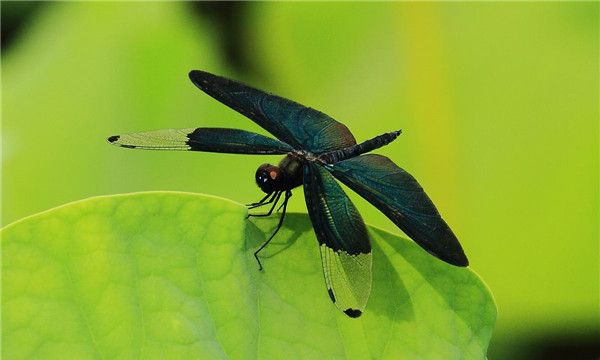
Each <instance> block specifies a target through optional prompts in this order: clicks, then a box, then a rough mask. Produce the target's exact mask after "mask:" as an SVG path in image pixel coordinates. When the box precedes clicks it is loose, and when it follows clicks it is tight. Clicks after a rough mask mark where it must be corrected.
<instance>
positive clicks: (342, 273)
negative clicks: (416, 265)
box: [304, 162, 372, 317]
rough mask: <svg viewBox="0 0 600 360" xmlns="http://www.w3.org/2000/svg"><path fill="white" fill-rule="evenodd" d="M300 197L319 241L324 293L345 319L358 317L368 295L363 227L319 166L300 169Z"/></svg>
mask: <svg viewBox="0 0 600 360" xmlns="http://www.w3.org/2000/svg"><path fill="white" fill-rule="evenodd" d="M304 196H305V199H306V206H307V208H308V214H309V216H310V220H311V222H312V224H313V228H314V230H315V233H316V235H317V240H318V241H319V248H320V250H321V260H322V264H323V273H324V275H325V283H326V285H327V292H328V294H329V297H330V298H331V300H332V301H333V303H334V304H335V305H336V306H337V307H338V308H339V309H340V310H341V311H343V312H344V313H345V314H346V315H348V316H350V317H358V316H360V315H361V314H362V312H363V310H364V309H365V306H366V305H367V300H368V299H369V295H370V293H371V264H372V256H371V244H370V242H369V235H368V233H367V229H366V226H365V224H364V222H363V220H362V218H361V216H360V214H359V213H358V211H357V210H356V208H355V207H354V205H353V204H352V202H351V201H350V199H349V198H348V196H347V195H346V194H345V193H344V191H343V190H342V188H341V187H340V185H339V184H338V183H337V182H336V181H335V179H334V178H333V177H332V176H331V174H329V173H328V172H327V171H326V170H325V169H323V168H322V167H321V166H320V165H317V164H315V163H313V162H307V163H306V165H305V166H304Z"/></svg>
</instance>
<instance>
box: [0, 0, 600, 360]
mask: <svg viewBox="0 0 600 360" xmlns="http://www.w3.org/2000/svg"><path fill="white" fill-rule="evenodd" d="M1 6H2V223H3V224H7V223H10V222H12V221H15V220H17V219H19V218H22V217H24V216H27V215H31V214H34V213H36V212H39V211H42V210H45V209H49V208H51V207H54V206H57V205H60V204H64V203H66V202H69V201H73V200H78V199H82V198H85V197H89V196H94V195H103V194H114V193H124V192H133V191H143V190H183V191H192V192H202V193H207V194H214V195H219V196H224V197H228V198H231V199H234V200H237V201H240V202H250V201H254V200H258V199H259V198H260V197H261V194H260V191H259V189H258V188H257V187H256V186H255V185H254V181H253V176H254V171H255V169H256V167H257V166H258V165H260V164H261V163H263V162H266V161H270V162H273V163H276V162H277V161H278V157H257V156H238V155H222V154H202V153H175V152H144V151H128V150H124V149H118V148H115V147H111V146H109V145H108V144H107V143H106V141H105V138H106V137H107V136H109V135H113V134H119V133H126V132H135V131H144V130H152V129H160V128H178V127H197V126H214V127H233V128H243V129H247V130H251V131H256V132H261V133H264V131H262V130H261V129H260V128H259V127H258V126H257V125H255V124H254V123H252V122H251V121H249V120H247V119H245V118H244V117H243V116H241V115H239V114H237V113H235V112H233V111H232V110H229V109H228V108H226V107H225V106H223V105H221V104H219V103H217V102H216V101H214V100H212V99H211V98H210V97H208V96H206V95H204V94H203V93H201V92H200V91H199V90H197V89H196V88H195V87H194V86H193V85H192V84H191V83H190V82H189V80H188V79H187V73H188V71H189V70H191V69H203V70H208V71H210V72H214V73H217V74H221V75H225V76H228V77H232V78H236V79H239V80H242V81H245V82H248V83H250V84H253V85H255V86H257V87H259V88H263V89H267V90H269V91H271V92H274V93H277V94H280V95H282V96H285V97H288V98H291V99H294V100H296V101H299V102H301V103H303V104H306V105H309V106H312V107H315V108H317V109H319V110H322V111H324V112H326V113H327V114H329V115H331V116H333V117H335V118H336V119H338V120H340V121H342V122H344V123H345V124H347V125H348V127H349V128H350V129H351V130H352V131H353V132H354V134H355V135H356V137H357V139H358V140H365V139H367V138H369V137H373V136H375V135H378V134H380V133H383V132H387V131H390V130H395V129H399V128H402V129H403V131H404V132H403V134H402V135H401V137H400V138H399V140H397V141H396V142H394V143H393V144H391V145H389V146H388V147H386V148H383V149H381V150H379V151H378V152H379V153H381V154H384V155H387V156H389V157H391V158H392V159H394V160H395V161H396V162H397V163H398V164H399V165H400V166H401V167H403V168H405V169H406V170H408V171H409V172H410V173H412V174H413V175H415V177H416V178H417V179H419V181H420V182H421V184H422V185H423V187H424V188H425V189H426V190H427V192H428V193H429V195H430V196H431V198H432V199H433V200H434V202H435V203H436V204H437V206H438V208H439V210H440V212H441V213H442V214H443V215H444V217H445V219H446V220H447V222H448V223H449V224H450V225H451V227H452V228H453V229H454V232H455V233H456V234H457V236H458V238H459V239H460V241H461V243H462V244H463V247H464V248H465V250H466V252H467V254H468V256H469V259H470V262H471V267H472V268H473V269H474V270H475V271H477V272H478V273H479V274H480V275H481V276H482V277H483V279H484V280H485V281H486V282H487V283H488V285H489V287H490V288H491V290H492V292H493V293H494V295H495V298H496V301H497V305H498V327H497V330H496V332H495V334H494V338H493V339H492V344H491V346H490V352H489V358H490V359H505V358H512V359H519V358H528V359H531V358H540V359H542V358H543V359H549V358H553V356H558V357H556V358H587V357H588V356H594V357H595V356H596V355H597V354H598V351H599V337H600V335H599V331H600V330H599V328H600V326H599V324H600V316H599V293H600V291H599V281H598V277H599V269H598V257H599V247H598V239H599V233H598V223H599V213H598V212H599V211H598V204H599V199H598V195H599V191H598V190H599V186H598V184H599V168H598V158H599V156H598V154H599V143H598V135H599V126H598V124H599V113H598V101H599V98H600V96H599V87H598V84H599V80H600V79H599V59H598V53H599V48H598V43H599V40H598V39H599V25H598V24H599V4H598V3H597V2H588V3H443V4H442V3H348V4H342V3H275V2H269V3H176V2H171V3H161V2H151V3H150V2H147V3H146V2H133V3H84V2H64V3H34V2H30V3H26V2H2V3H1ZM295 194H296V196H294V198H292V201H291V208H292V210H293V211H298V212H305V211H306V210H305V205H304V203H303V199H302V194H301V192H299V191H296V193H295ZM352 199H353V200H354V201H355V203H356V205H357V206H358V207H359V209H360V210H361V212H362V214H363V217H364V218H365V220H366V221H367V222H369V223H370V224H373V225H377V226H380V227H382V228H384V229H387V230H391V231H394V232H399V230H397V229H396V228H395V227H394V225H393V224H392V223H391V222H389V221H388V220H387V219H386V218H385V217H384V216H383V215H381V214H380V213H379V212H378V211H377V210H376V209H375V208H373V207H371V206H370V205H369V204H368V203H367V202H366V201H364V200H362V199H360V198H358V197H357V196H354V195H353V196H352ZM593 354H596V355H593ZM561 356H562V357H561Z"/></svg>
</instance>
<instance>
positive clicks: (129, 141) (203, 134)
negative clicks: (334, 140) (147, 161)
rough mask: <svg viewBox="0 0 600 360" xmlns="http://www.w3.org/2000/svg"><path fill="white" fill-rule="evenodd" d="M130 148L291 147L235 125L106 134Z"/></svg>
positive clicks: (263, 150) (250, 150)
mask: <svg viewBox="0 0 600 360" xmlns="http://www.w3.org/2000/svg"><path fill="white" fill-rule="evenodd" d="M108 141H109V142H110V143H111V144H114V145H118V146H121V147H125V148H130V149H146V150H188V151H206V152H219V153H233V154H286V153H288V152H290V151H292V150H293V149H292V147H291V146H289V145H288V144H286V143H283V142H281V141H279V140H275V139H271V138H269V137H266V136H263V135H260V134H256V133H253V132H249V131H244V130H238V129H222V128H195V129H193V128H190V129H164V130H155V131H146V132H139V133H132V134H125V135H114V136H111V137H109V138H108Z"/></svg>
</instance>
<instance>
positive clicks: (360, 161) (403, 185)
mask: <svg viewBox="0 0 600 360" xmlns="http://www.w3.org/2000/svg"><path fill="white" fill-rule="evenodd" d="M327 168H328V169H329V170H330V171H331V173H332V174H333V176H335V177H336V178H338V179H339V180H340V181H341V182H343V183H344V184H346V185H347V186H348V187H350V188H351V189H352V190H354V191H356V192H357V193H358V194H359V195H360V196H362V197H363V198H365V199H367V200H368V201H369V202H370V203H371V204H373V205H374V206H375V207H377V208H378V209H379V210H381V212H383V213H384V214H385V215H386V216H387V217H388V218H390V220H392V221H393V222H394V224H396V225H397V226H398V227H399V228H400V229H401V230H402V231H404V233H406V235H408V236H410V237H411V238H412V239H413V240H414V241H415V242H416V243H417V244H419V245H421V247H423V248H424V249H425V250H427V251H428V252H430V253H431V254H433V255H435V256H436V257H438V258H440V259H442V260H444V261H446V262H448V263H450V264H452V265H456V266H467V265H469V262H468V260H467V257H466V256H465V253H464V252H463V249H462V247H461V246H460V243H459V242H458V239H457V238H456V236H454V234H453V233H452V230H450V227H448V225H447V224H446V222H445V221H444V219H442V217H441V216H440V214H439V212H438V211H437V209H436V208H435V205H433V203H432V202H431V200H430V199H429V197H428V196H427V194H425V191H424V190H423V188H422V187H421V185H419V183H418V182H417V180H415V178H413V177H412V176H411V175H410V174H409V173H407V172H406V171H404V170H402V169H401V168H399V167H398V166H397V165H396V164H394V163H393V162H392V161H391V160H390V159H388V158H386V157H385V156H381V155H375V154H368V155H361V156H358V157H355V158H352V159H348V160H344V161H341V162H339V163H335V164H330V165H327Z"/></svg>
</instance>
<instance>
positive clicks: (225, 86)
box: [189, 70, 356, 154]
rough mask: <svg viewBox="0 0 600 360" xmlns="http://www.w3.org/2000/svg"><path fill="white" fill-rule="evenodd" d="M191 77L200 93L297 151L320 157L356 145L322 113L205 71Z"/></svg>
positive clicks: (350, 137) (346, 133)
mask: <svg viewBox="0 0 600 360" xmlns="http://www.w3.org/2000/svg"><path fill="white" fill-rule="evenodd" d="M189 76H190V79H191V80H192V82H193V83H194V84H195V85H196V86H197V87H198V88H199V89H200V90H202V91H204V92H205V93H207V94H208V95H210V96H212V97H213V98H215V99H216V100H218V101H220V102H221V103H223V104H225V105H227V106H229V107H230V108H232V109H233V110H235V111H237V112H239V113H241V114H243V115H245V116H247V117H248V118H250V119H251V120H252V121H254V122H256V123H257V124H258V125H260V126H261V127H263V128H264V129H265V130H267V131H268V132H270V133H271V134H273V135H275V137H277V138H278V139H280V140H281V141H284V142H286V143H288V144H290V145H291V146H292V147H294V148H295V149H299V150H308V151H311V152H313V153H316V154H319V153H322V152H327V151H331V150H335V149H340V148H344V147H347V146H350V145H354V144H356V140H355V139H354V136H353V135H352V133H351V132H350V130H348V128H347V127H346V126H345V125H344V124H341V123H339V122H338V121H336V120H334V119H333V118H331V117H329V116H327V115H325V114H323V113H322V112H320V111H317V110H315V109H311V108H309V107H305V106H303V105H300V104H298V103H296V102H294V101H291V100H288V99H284V98H282V97H280V96H276V95H272V94H269V93H266V92H264V91H261V90H257V89H254V88H252V87H250V86H248V85H245V84H242V83H240V82H237V81H234V80H229V79H226V78H223V77H221V76H217V75H213V74H210V73H207V72H204V71H200V70H193V71H191V72H190V74H189Z"/></svg>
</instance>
